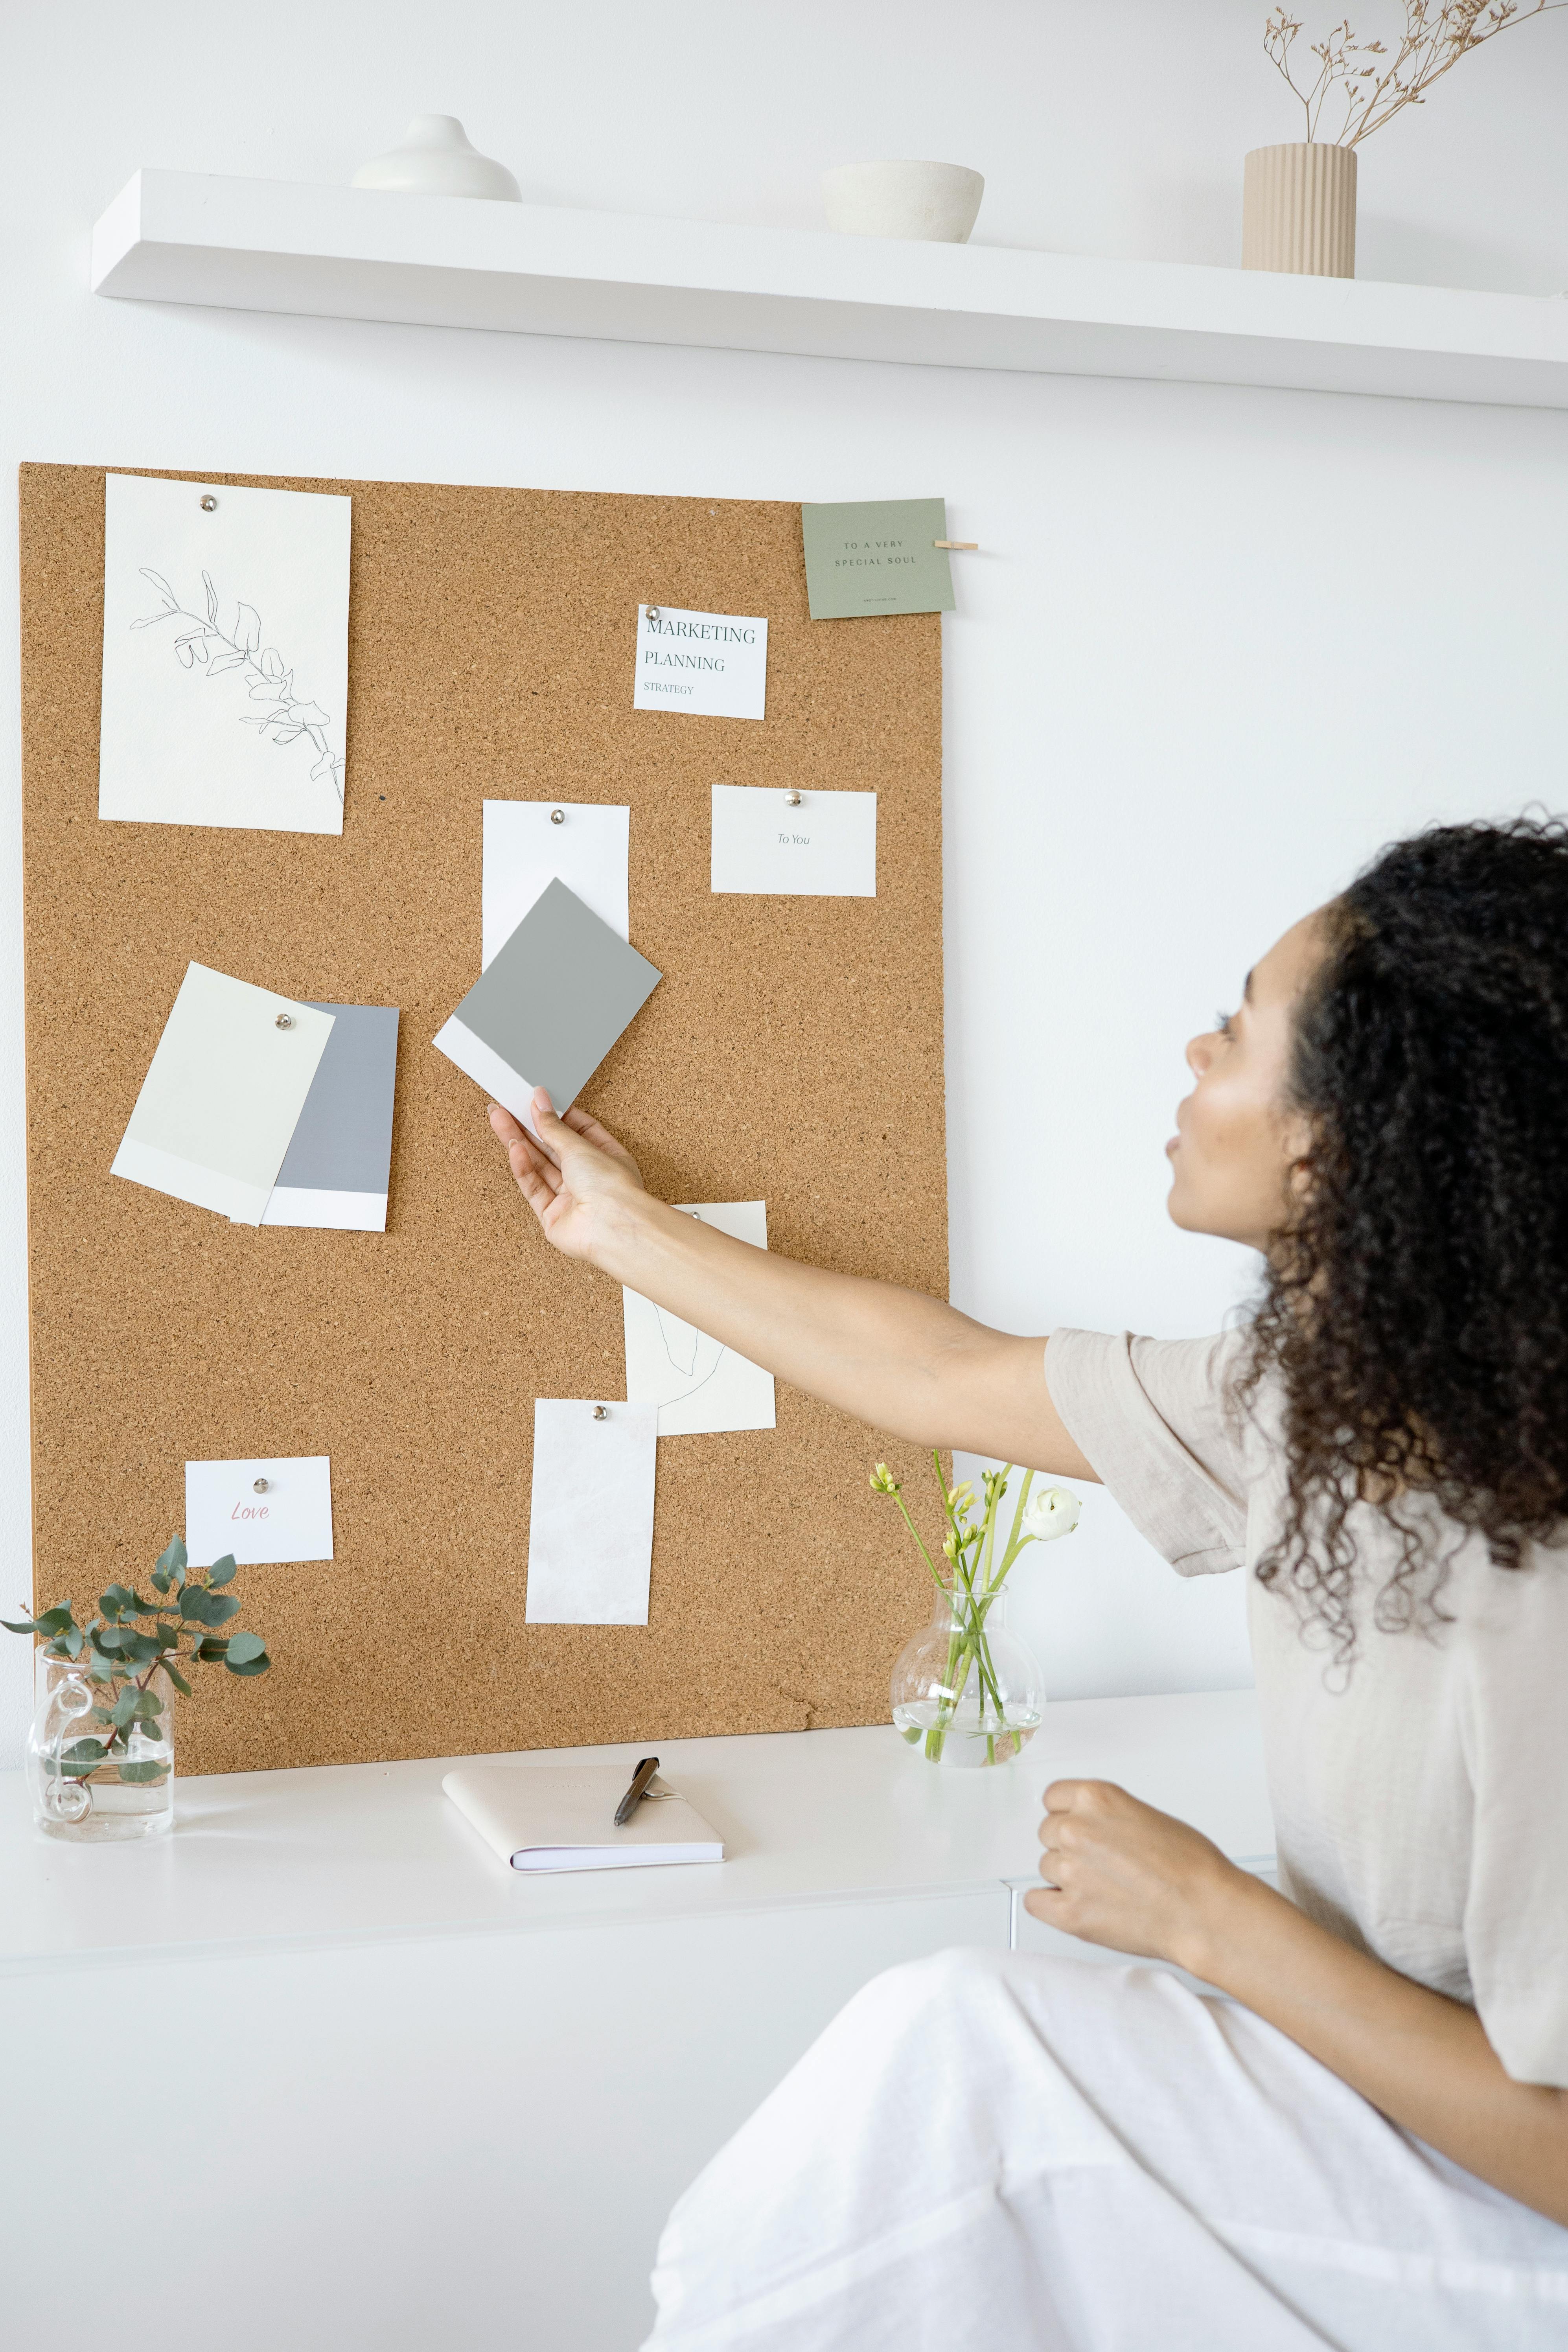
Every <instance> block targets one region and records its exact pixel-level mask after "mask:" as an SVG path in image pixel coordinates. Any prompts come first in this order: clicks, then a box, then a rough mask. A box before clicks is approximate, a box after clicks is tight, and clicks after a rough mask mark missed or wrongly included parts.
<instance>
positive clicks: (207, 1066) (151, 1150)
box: [112, 963, 332, 1225]
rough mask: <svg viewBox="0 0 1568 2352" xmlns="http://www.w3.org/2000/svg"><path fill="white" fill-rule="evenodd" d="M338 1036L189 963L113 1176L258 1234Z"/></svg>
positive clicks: (314, 1016)
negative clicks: (329, 1047) (332, 1040)
mask: <svg viewBox="0 0 1568 2352" xmlns="http://www.w3.org/2000/svg"><path fill="white" fill-rule="evenodd" d="M331 1034H332V1019H331V1014H330V1013H318V1012H317V1011H315V1009H314V1008H313V1007H312V1006H310V1005H308V1004H299V1003H295V1002H294V1000H293V998H292V997H288V996H275V995H274V994H273V992H272V991H271V990H270V989H269V988H253V987H252V986H251V985H250V983H249V982H248V981H244V980H233V979H231V978H230V977H229V975H228V973H227V972H223V971H209V970H208V969H207V967H206V965H205V964H200V963H193V964H187V965H186V967H185V976H184V980H183V981H182V982H180V992H179V994H178V995H177V996H176V997H175V999H174V1008H173V1010H172V1011H171V1013H170V1014H169V1018H168V1020H167V1021H166V1022H165V1023H164V1024H163V1035H162V1036H161V1037H160V1038H159V1040H158V1047H157V1051H156V1052H155V1053H154V1055H153V1060H152V1063H151V1065H150V1066H149V1068H148V1072H147V1076H145V1078H144V1079H143V1080H142V1091H141V1093H140V1094H139V1095H138V1096H137V1097H136V1107H135V1108H134V1109H133V1110H132V1114H131V1120H130V1124H129V1126H128V1127H127V1128H126V1130H125V1134H124V1137H123V1139H122V1140H121V1146H120V1149H119V1150H118V1151H117V1152H116V1153H115V1156H114V1166H113V1171H112V1172H113V1174H115V1175H116V1176H123V1177H125V1178H127V1179H128V1180H129V1181H130V1182H132V1184H145V1185H147V1186H148V1187H149V1188H150V1189H151V1190H152V1191H153V1192H167V1193H169V1194H171V1195H172V1197H173V1198H174V1200H176V1201H190V1202H194V1204H195V1206H196V1207H197V1208H198V1209H216V1211H217V1213H218V1214H219V1215H220V1216H224V1217H230V1218H232V1219H233V1220H234V1222H235V1223H237V1224H242V1225H258V1224H259V1223H261V1218H262V1213H263V1212H264V1211H265V1209H266V1207H267V1203H268V1200H269V1198H270V1197H271V1192H272V1187H273V1185H274V1184H275V1183H276V1182H277V1181H278V1171H279V1168H280V1167H281V1166H282V1164H283V1155H284V1153H285V1152H286V1151H287V1150H288V1149H289V1139H290V1138H291V1137H292V1135H293V1133H294V1129H295V1126H296V1125H297V1123H298V1121H299V1118H300V1112H301V1110H302V1109H303V1108H304V1107H305V1097H306V1096H307V1095H308V1094H309V1093H310V1081H311V1079H312V1078H313V1077H314V1076H315V1075H316V1066H317V1064H318V1063H319V1062H320V1060H321V1055H322V1054H323V1053H324V1052H325V1050H326V1045H327V1040H328V1038H329V1037H330V1036H331Z"/></svg>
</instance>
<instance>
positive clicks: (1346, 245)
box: [1241, 139, 1356, 278]
mask: <svg viewBox="0 0 1568 2352" xmlns="http://www.w3.org/2000/svg"><path fill="white" fill-rule="evenodd" d="M1355 173H1356V163H1355V149H1354V148H1353V147H1329V146H1325V145H1324V144H1323V143H1322V142H1321V140H1316V139H1312V140H1305V139H1303V140H1297V141H1294V142H1292V143H1291V144H1290V145H1289V146H1285V147H1255V148H1254V149H1253V151H1252V152H1251V154H1250V155H1248V157H1247V163H1246V165H1245V167H1244V170H1243V175H1242V196H1241V266H1242V268H1244V269H1283V270H1290V271H1293V272H1295V273H1296V274H1297V275H1298V276H1300V277H1304V278H1353V277H1354V276H1355Z"/></svg>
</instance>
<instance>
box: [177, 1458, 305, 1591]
mask: <svg viewBox="0 0 1568 2352" xmlns="http://www.w3.org/2000/svg"><path fill="white" fill-rule="evenodd" d="M185 1549H186V1550H187V1551H188V1552H189V1553H190V1556H191V1565H192V1566H193V1567H194V1568H210V1567H211V1566H212V1564H213V1562H214V1560H215V1559H222V1558H223V1556H224V1554H225V1552H229V1551H231V1552H233V1554H234V1556H235V1559H237V1561H238V1562H239V1565H240V1567H241V1568H275V1567H279V1566H281V1565H282V1564H283V1563H284V1562H285V1561H293V1560H316V1559H331V1556H332V1465H331V1461H330V1460H329V1459H328V1457H327V1455H326V1454H286V1455H283V1456H282V1457H281V1458H277V1457H275V1458H273V1459H271V1460H268V1459H265V1458H264V1459H262V1460H259V1461H256V1462H187V1463H186V1465H185Z"/></svg>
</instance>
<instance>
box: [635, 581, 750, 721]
mask: <svg viewBox="0 0 1568 2352" xmlns="http://www.w3.org/2000/svg"><path fill="white" fill-rule="evenodd" d="M767 697H768V625H767V623H766V622H765V621H761V620H754V619H750V618H748V617H747V616H746V615H744V614H735V613H687V612H678V611H677V610H676V608H675V606H674V605H673V604H639V605H638V606H637V673H636V677H635V680H634V683H633V688H632V709H634V710H679V711H682V712H685V713H686V714H687V715H688V716H689V715H691V714H692V713H695V714H696V715H698V716H699V717H700V718H706V719H763V718H765V717H766V715H767V711H766V705H767Z"/></svg>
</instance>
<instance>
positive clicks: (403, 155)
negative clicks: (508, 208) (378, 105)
mask: <svg viewBox="0 0 1568 2352" xmlns="http://www.w3.org/2000/svg"><path fill="white" fill-rule="evenodd" d="M349 185H350V186H351V187H353V188H381V189H384V190H387V191H390V192H391V193H393V194H396V195H400V196H489V197H492V198H495V199H498V200H499V201H500V203H502V204H508V205H518V204H521V202H522V195H521V190H520V189H519V187H518V184H517V182H516V181H515V180H514V179H513V178H512V176H511V173H510V172H509V171H508V170H507V168H506V165H505V164H504V163H495V162H493V161H492V159H491V158H490V157H489V155H481V154H480V153H479V150H478V149H477V148H475V147H471V146H470V145H469V144H468V133H467V132H466V131H464V129H463V126H462V124H461V123H460V122H459V121H458V118H457V116H456V115H455V114H416V116H415V118H414V120H413V121H412V122H411V123H410V124H409V126H408V128H407V130H406V131H405V132H404V134H403V136H402V138H401V139H400V140H399V141H398V142H397V144H396V146H395V147H393V148H390V149H389V150H388V151H387V152H386V153H385V154H384V155H373V156H372V157H371V160H370V162H369V163H362V164H361V165H360V167H359V170H358V171H357V172H356V173H354V175H353V179H352V180H351V181H350V183H349Z"/></svg>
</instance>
